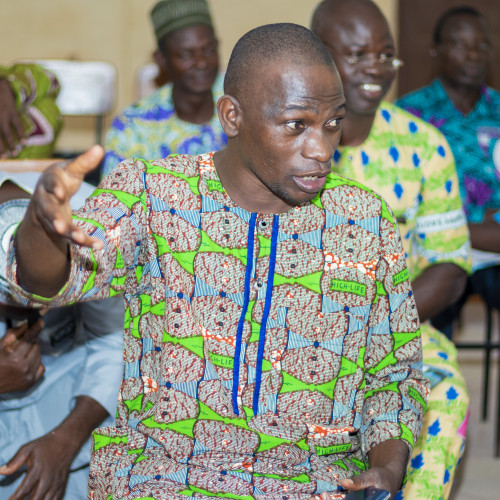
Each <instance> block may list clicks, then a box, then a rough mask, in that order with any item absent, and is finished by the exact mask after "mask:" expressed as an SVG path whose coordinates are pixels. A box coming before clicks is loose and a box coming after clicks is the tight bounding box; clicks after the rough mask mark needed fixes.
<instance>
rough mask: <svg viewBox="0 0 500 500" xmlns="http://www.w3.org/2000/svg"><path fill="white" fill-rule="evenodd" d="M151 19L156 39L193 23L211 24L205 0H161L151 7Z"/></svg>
mask: <svg viewBox="0 0 500 500" xmlns="http://www.w3.org/2000/svg"><path fill="white" fill-rule="evenodd" d="M151 21H152V22H153V28H154V31H155V35H156V39H157V40H158V41H160V40H161V39H162V38H163V37H164V36H165V35H168V34H169V33H172V31H174V30H177V29H179V28H185V27H186V26H192V25H193V24H200V23H201V24H208V25H209V26H213V24H212V18H211V16H210V11H209V9H208V5H207V2H206V1H205V0H162V1H161V2H158V3H157V4H156V5H155V6H154V7H153V8H152V10H151Z"/></svg>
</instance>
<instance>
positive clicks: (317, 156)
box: [304, 129, 340, 163]
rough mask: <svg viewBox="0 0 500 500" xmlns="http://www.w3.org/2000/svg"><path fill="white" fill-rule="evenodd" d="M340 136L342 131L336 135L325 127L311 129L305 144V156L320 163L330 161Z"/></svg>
mask: <svg viewBox="0 0 500 500" xmlns="http://www.w3.org/2000/svg"><path fill="white" fill-rule="evenodd" d="M339 138H340V132H339V134H337V135H335V136H334V135H333V134H331V133H328V132H326V131H325V130H324V129H322V130H317V131H311V133H310V134H309V136H308V137H307V139H306V142H305V144H304V157H305V158H308V159H310V160H316V161H318V162H320V163H327V162H329V161H330V160H331V159H332V156H333V153H334V152H335V148H336V147H337V144H338V139H339Z"/></svg>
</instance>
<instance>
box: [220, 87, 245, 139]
mask: <svg viewBox="0 0 500 500" xmlns="http://www.w3.org/2000/svg"><path fill="white" fill-rule="evenodd" d="M217 114H218V115H219V120H220V123H221V125H222V129H223V130H224V132H225V133H226V135H227V136H228V137H236V136H237V135H238V132H239V127H240V123H241V119H242V114H243V112H242V110H241V107H240V103H239V102H238V100H237V99H235V98H234V97H233V96H231V95H229V94H224V95H223V96H222V97H221V98H220V99H219V100H218V101H217Z"/></svg>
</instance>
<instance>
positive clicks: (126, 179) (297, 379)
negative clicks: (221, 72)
mask: <svg viewBox="0 0 500 500" xmlns="http://www.w3.org/2000/svg"><path fill="white" fill-rule="evenodd" d="M75 221H76V222H77V223H78V224H79V225H80V226H81V227H82V229H83V230H85V231H86V232H88V233H92V234H93V235H94V236H96V237H98V238H101V239H102V240H103V241H104V242H105V249H104V250H98V251H93V250H89V249H81V248H78V247H73V249H72V251H73V260H72V270H71V275H70V279H69V282H68V284H67V285H66V286H65V287H64V289H63V290H62V291H61V293H60V294H59V295H58V296H57V297H56V298H55V299H53V303H54V305H57V304H60V303H61V302H66V301H73V300H76V299H78V298H80V297H83V298H90V297H92V298H97V297H102V296H106V295H109V294H111V295H113V294H116V293H122V292H124V297H125V302H126V315H125V338H124V362H125V368H124V380H123V383H122V387H121V393H120V398H119V399H120V401H119V406H118V411H117V413H118V414H117V424H116V426H113V427H107V428H101V429H98V430H96V431H95V433H94V437H93V458H92V461H91V465H90V480H89V496H88V498H89V499H94V500H97V499H99V500H100V499H109V498H130V499H132V498H134V499H139V498H153V499H159V500H160V499H169V500H171V499H181V498H186V497H194V498H209V497H219V498H233V499H264V498H266V499H269V498H271V499H274V498H276V499H283V498H289V499H304V500H306V499H309V497H310V496H311V495H312V494H320V493H321V492H323V491H328V492H332V495H333V497H334V498H342V497H343V494H341V493H339V492H338V484H339V481H340V479H342V478H344V477H348V476H350V475H352V474H353V473H359V472H360V471H362V470H365V469H366V467H367V453H368V451H369V450H370V449H371V448H372V447H374V446H376V445H377V444H379V443H380V442H382V441H385V440H387V439H402V440H404V442H406V443H407V444H408V446H409V448H410V449H411V448H412V447H413V445H414V443H415V440H416V438H417V436H418V434H419V431H420V428H421V422H422V414H423V412H424V409H425V407H426V400H427V393H428V380H427V379H426V378H425V377H423V375H422V372H421V352H422V351H421V341H420V330H419V321H418V316H417V314H416V307H415V301H414V298H413V294H412V290H411V285H410V282H409V279H408V271H407V268H406V261H405V258H404V251H403V249H402V245H401V240H400V237H399V234H398V231H397V226H396V224H395V221H394V219H393V216H392V213H391V212H390V210H389V209H388V207H387V205H386V204H385V202H384V201H383V200H382V199H381V198H380V197H379V196H377V195H375V194H373V193H372V192H371V191H369V190H368V189H367V188H364V187H362V186H361V185H360V184H358V183H356V182H354V181H350V180H347V179H344V178H342V177H340V176H338V175H335V174H331V175H330V176H329V178H328V180H327V184H326V187H325V189H324V190H323V191H322V192H321V193H320V195H318V196H317V197H316V198H315V199H314V200H313V202H311V203H307V204H305V205H303V206H300V207H296V208H294V209H291V210H290V211H289V212H287V213H284V214H280V215H273V214H266V215H263V214H257V213H250V212H247V211H245V210H243V209H241V208H240V207H238V206H237V205H235V204H234V202H233V201H232V200H231V199H230V198H229V196H228V195H227V193H226V192H225V190H224V188H223V187H222V184H221V182H220V180H219V179H218V176H217V172H216V170H215V167H214V164H213V161H212V154H205V155H200V156H197V157H188V156H182V155H180V156H175V157H170V158H167V159H165V160H161V161H157V162H153V163H147V162H143V161H132V160H131V161H128V162H124V163H122V164H121V165H120V166H119V167H117V168H116V169H114V170H113V172H112V173H111V174H110V175H109V176H108V177H107V178H106V179H105V180H104V181H103V183H101V185H100V187H99V188H98V189H97V190H96V191H95V193H94V195H93V196H92V197H91V198H89V199H88V200H87V204H86V206H85V207H84V208H83V209H82V210H80V211H79V212H77V214H76V215H75ZM10 258H11V266H9V269H10V272H11V278H12V280H13V281H15V275H16V263H15V260H14V252H13V251H11V253H10ZM17 290H18V291H19V288H18V287H17ZM24 300H29V301H31V300H33V297H30V296H29V295H26V294H25V295H24Z"/></svg>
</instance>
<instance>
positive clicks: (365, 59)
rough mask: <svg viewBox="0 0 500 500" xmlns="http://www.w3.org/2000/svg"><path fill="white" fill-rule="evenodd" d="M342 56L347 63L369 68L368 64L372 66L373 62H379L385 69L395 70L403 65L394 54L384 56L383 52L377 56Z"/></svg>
mask: <svg viewBox="0 0 500 500" xmlns="http://www.w3.org/2000/svg"><path fill="white" fill-rule="evenodd" d="M342 57H343V58H344V60H345V61H346V62H347V63H348V64H350V65H352V66H358V67H360V68H369V67H370V66H374V65H375V64H380V66H382V67H383V68H384V69H386V70H390V71H396V70H398V69H399V68H401V66H403V65H404V63H403V61H402V60H401V59H398V58H397V57H394V56H385V55H383V54H382V55H380V56H378V57H375V56H373V55H363V56H342Z"/></svg>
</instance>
